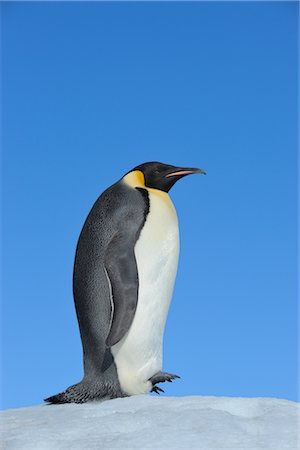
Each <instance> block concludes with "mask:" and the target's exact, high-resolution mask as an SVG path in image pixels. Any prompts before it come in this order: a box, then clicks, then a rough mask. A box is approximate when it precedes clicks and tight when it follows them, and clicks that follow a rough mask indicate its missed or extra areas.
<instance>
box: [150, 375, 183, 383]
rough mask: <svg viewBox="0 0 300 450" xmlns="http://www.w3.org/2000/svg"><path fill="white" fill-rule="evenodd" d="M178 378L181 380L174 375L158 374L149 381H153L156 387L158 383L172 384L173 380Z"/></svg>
mask: <svg viewBox="0 0 300 450" xmlns="http://www.w3.org/2000/svg"><path fill="white" fill-rule="evenodd" d="M176 378H180V376H179V375H174V374H173V373H167V372H157V373H156V374H155V375H153V377H151V378H150V380H149V381H151V383H152V384H153V386H154V385H155V384H157V383H164V382H165V381H168V382H169V383H172V380H175V379H176Z"/></svg>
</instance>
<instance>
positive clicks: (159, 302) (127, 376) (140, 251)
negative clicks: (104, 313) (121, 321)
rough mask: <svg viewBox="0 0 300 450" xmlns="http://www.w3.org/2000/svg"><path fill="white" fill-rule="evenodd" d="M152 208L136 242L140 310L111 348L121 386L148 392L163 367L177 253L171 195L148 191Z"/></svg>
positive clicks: (130, 389)
mask: <svg viewBox="0 0 300 450" xmlns="http://www.w3.org/2000/svg"><path fill="white" fill-rule="evenodd" d="M149 200H150V211H149V214H148V216H147V218H146V222H145V225H144V227H143V229H142V231H141V234H140V237H139V239H138V241H137V243H136V246H135V257H136V261H137V267H138V276H139V294H138V304H137V310H136V313H135V316H134V319H133V323H132V326H131V327H130V330H129V331H128V333H127V334H126V335H125V336H124V338H123V339H122V340H121V341H120V342H118V344H116V345H115V346H113V347H112V353H113V355H114V359H115V363H116V366H117V370H118V377H119V381H120V385H121V388H122V389H123V390H124V391H125V392H126V393H127V394H129V395H134V394H142V393H145V392H149V391H150V390H151V388H152V385H151V383H150V382H149V381H148V380H149V378H150V377H152V376H153V375H154V374H155V373H156V372H158V371H159V370H161V369H162V344H163V334H164V328H165V322H166V318H167V314H168V310H169V305H170V301H171V297H172V293H173V286H174V281H175V277H176V272H177V263H178V255H179V233H178V221H177V215H176V211H175V208H174V206H173V203H172V202H171V199H170V197H169V196H168V194H166V193H164V192H161V191H155V190H150V192H149Z"/></svg>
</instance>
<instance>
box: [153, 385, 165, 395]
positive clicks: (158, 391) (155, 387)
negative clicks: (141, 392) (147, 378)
mask: <svg viewBox="0 0 300 450" xmlns="http://www.w3.org/2000/svg"><path fill="white" fill-rule="evenodd" d="M151 392H155V393H156V394H158V395H160V393H161V392H165V391H164V390H163V389H161V388H160V387H158V386H153V388H152V389H151Z"/></svg>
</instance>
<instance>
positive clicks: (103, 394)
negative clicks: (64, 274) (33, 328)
mask: <svg viewBox="0 0 300 450" xmlns="http://www.w3.org/2000/svg"><path fill="white" fill-rule="evenodd" d="M196 173H199V174H205V172H204V171H203V170H201V169H196V168H184V167H176V166H171V165H168V164H163V163H160V162H147V163H144V164H141V165H139V166H137V167H135V168H134V169H133V170H131V171H130V172H128V173H126V174H125V175H124V176H123V177H122V178H121V179H120V180H119V181H118V182H116V183H115V184H113V185H112V186H111V187H109V188H108V189H107V190H106V191H104V192H103V193H102V195H100V197H99V198H98V199H97V201H96V202H95V204H94V205H93V207H92V209H91V211H90V213H89V215H88V217H87V219H86V221H85V223H84V225H83V228H82V231H81V234H80V236H79V240H78V244H77V248H76V254H75V263H74V274H73V295H74V301H75V308H76V313H77V319H78V323H79V329H80V336H81V341H82V348H83V362H84V376H83V379H82V381H81V382H80V383H78V384H75V385H73V386H70V387H69V388H67V389H66V390H65V391H64V392H61V393H59V394H57V395H53V396H52V397H49V398H47V399H46V400H45V401H46V402H48V403H84V402H86V401H90V400H96V399H111V398H117V397H126V396H131V395H136V394H145V393H148V392H151V391H154V392H156V393H160V392H163V390H162V389H161V388H160V387H158V386H157V384H158V383H161V382H164V381H172V380H173V379H174V378H179V377H178V376H177V375H174V374H171V373H167V372H164V371H163V366H162V347H163V334H164V328H165V322H166V318H167V314H168V310H169V305H170V301H171V297H172V293H173V286H174V281H175V277H176V272H177V263H178V255H179V231H178V220H177V214H176V210H175V208H174V205H173V203H172V201H171V199H170V197H169V195H168V192H169V190H170V189H171V188H172V186H173V185H174V184H175V183H176V182H177V181H178V180H179V179H181V178H183V177H185V176H186V175H190V174H196Z"/></svg>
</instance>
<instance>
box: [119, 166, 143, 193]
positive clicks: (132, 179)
mask: <svg viewBox="0 0 300 450" xmlns="http://www.w3.org/2000/svg"><path fill="white" fill-rule="evenodd" d="M123 179H124V181H125V183H127V184H129V186H131V187H134V188H135V187H142V188H146V186H145V177H144V174H143V172H141V171H140V170H134V171H133V172H129V173H128V174H127V175H125V177H124V178H123ZM146 189H147V188H146Z"/></svg>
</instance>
